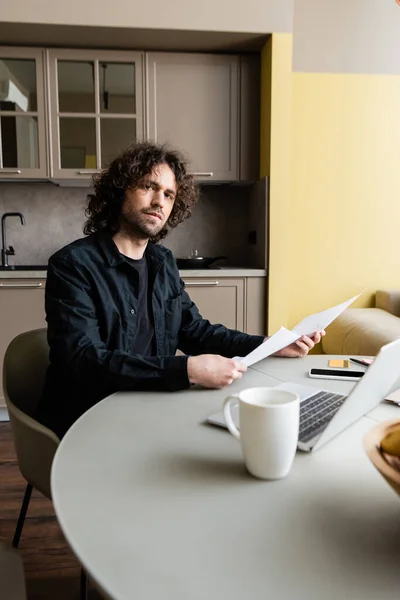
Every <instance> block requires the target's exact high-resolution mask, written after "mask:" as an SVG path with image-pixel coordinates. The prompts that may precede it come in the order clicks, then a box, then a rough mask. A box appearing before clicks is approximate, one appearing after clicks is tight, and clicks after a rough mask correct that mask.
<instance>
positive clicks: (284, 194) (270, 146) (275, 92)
mask: <svg viewBox="0 0 400 600" xmlns="http://www.w3.org/2000/svg"><path fill="white" fill-rule="evenodd" d="M261 60H262V78H261V96H262V100H261V164H260V172H261V177H264V176H265V175H269V176H270V194H269V195H270V214H269V223H270V241H269V278H268V280H269V292H268V333H269V334H271V333H273V332H274V331H275V330H276V329H278V328H279V327H280V326H281V325H282V324H283V323H286V322H287V319H288V315H289V308H290V294H289V291H290V287H289V285H288V284H289V283H290V277H289V268H290V253H289V251H290V231H289V228H288V226H287V224H288V220H289V217H290V210H289V209H290V205H289V203H290V159H291V153H290V141H291V73H292V36H291V34H273V35H272V36H271V37H270V38H269V40H268V42H267V44H266V45H265V47H264V49H263V52H262V56H261Z"/></svg>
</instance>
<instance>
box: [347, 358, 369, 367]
mask: <svg viewBox="0 0 400 600" xmlns="http://www.w3.org/2000/svg"><path fill="white" fill-rule="evenodd" d="M350 360H351V362H354V363H357V364H358V365H362V366H363V367H369V364H368V363H367V362H366V361H365V360H364V359H362V358H350Z"/></svg>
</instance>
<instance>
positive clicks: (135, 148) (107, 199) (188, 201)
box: [83, 142, 199, 243]
mask: <svg viewBox="0 0 400 600" xmlns="http://www.w3.org/2000/svg"><path fill="white" fill-rule="evenodd" d="M161 164H166V165H168V166H169V167H170V169H171V170H172V172H173V173H174V175H175V179H176V185H177V193H176V197H175V202H174V206H173V208H172V211H171V214H170V216H169V219H168V221H167V222H166V224H165V226H164V227H163V228H162V229H161V231H160V232H159V233H158V234H157V235H156V236H154V237H153V238H151V241H152V242H155V243H156V242H159V241H160V240H162V239H164V238H165V237H166V235H168V232H169V231H170V230H171V229H173V228H174V227H176V226H177V225H179V223H182V222H183V221H185V220H186V219H188V218H189V217H190V215H191V214H192V212H191V208H192V207H193V205H194V204H195V203H196V202H197V200H198V197H199V189H198V186H197V184H196V183H195V181H194V177H193V175H190V174H189V173H188V172H187V162H186V161H185V159H184V158H183V156H182V155H181V154H180V153H179V152H178V151H176V150H173V149H172V148H169V147H168V146H167V145H159V144H152V143H150V142H138V143H136V144H132V145H131V146H129V147H128V148H127V149H126V150H125V151H124V152H123V153H122V154H120V155H119V156H117V158H115V159H114V160H113V161H112V163H111V164H110V166H109V167H108V168H107V169H105V170H103V171H102V172H100V173H96V174H95V175H93V189H94V193H93V194H88V205H87V208H86V210H85V215H86V216H87V217H88V219H87V221H86V222H85V224H84V226H83V233H84V234H85V235H89V234H91V233H95V232H97V231H108V232H109V233H110V234H111V235H114V234H115V233H117V232H118V230H119V216H120V212H121V207H122V204H123V202H124V198H125V190H126V189H127V188H133V189H135V188H137V187H138V186H139V184H140V183H141V181H142V180H143V178H144V177H145V176H146V175H149V174H150V173H151V172H152V171H153V169H154V168H155V167H157V166H158V165H161Z"/></svg>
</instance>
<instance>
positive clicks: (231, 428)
mask: <svg viewBox="0 0 400 600" xmlns="http://www.w3.org/2000/svg"><path fill="white" fill-rule="evenodd" d="M233 400H236V401H237V400H239V398H238V396H228V397H227V398H225V400H224V407H223V412H224V418H225V422H226V425H227V427H228V429H229V431H230V432H231V434H232V435H233V437H235V438H236V439H237V440H240V432H239V429H238V428H237V427H236V425H235V423H234V422H233V419H232V414H231V402H232V401H233Z"/></svg>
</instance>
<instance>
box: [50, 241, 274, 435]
mask: <svg viewBox="0 0 400 600" xmlns="http://www.w3.org/2000/svg"><path fill="white" fill-rule="evenodd" d="M145 254H146V258H147V264H148V269H149V285H150V286H151V290H152V292H151V294H152V296H151V311H152V316H153V322H154V336H155V353H156V355H155V356H143V355H141V354H137V353H136V354H135V353H133V352H132V350H131V349H132V346H133V344H132V342H133V340H134V339H135V337H136V335H137V327H138V319H137V314H138V313H140V311H141V309H142V308H143V305H142V306H140V305H139V301H138V299H139V296H140V294H139V285H138V273H137V272H136V270H135V269H134V268H133V267H132V266H131V265H130V264H129V261H127V260H126V259H125V258H124V256H123V255H122V254H121V253H120V252H119V251H118V248H117V247H116V245H115V243H114V241H113V240H112V238H111V236H110V235H108V234H107V233H99V234H93V235H90V236H88V237H86V238H82V239H80V240H77V241H76V242H73V243H72V244H69V245H68V246H66V247H65V248H63V249H61V250H60V251H58V252H57V253H56V254H54V255H53V256H52V257H51V258H50V260H49V268H48V274H47V283H46V318H47V323H48V341H49V345H50V363H51V364H50V367H49V370H48V373H47V379H46V384H45V389H44V393H43V398H42V401H41V403H40V408H39V415H38V418H39V420H41V421H42V422H43V423H44V424H45V425H47V426H49V427H50V428H51V429H53V431H55V432H56V433H57V434H58V435H59V436H62V435H63V434H64V433H65V431H66V430H67V429H68V428H69V427H70V426H71V424H72V423H73V422H74V421H75V420H76V419H77V418H78V417H79V416H80V415H81V414H83V413H84V412H85V411H86V410H87V409H88V408H90V407H91V406H92V405H93V404H95V403H96V402H98V401H99V400H101V399H102V398H105V397H106V396H108V395H110V394H111V393H113V392H115V391H118V390H179V389H184V388H187V387H189V385H190V384H189V380H188V375H187V359H188V355H198V354H203V353H213V354H221V355H223V356H227V357H233V356H243V355H245V354H247V353H248V352H251V351H252V350H254V349H255V348H256V347H257V346H258V345H259V344H260V343H261V342H262V341H263V340H264V338H263V337H262V336H250V335H247V334H244V333H241V332H238V331H234V330H230V329H227V328H226V327H224V326H223V325H211V324H210V323H209V322H208V321H207V320H205V319H203V318H202V317H201V315H200V314H199V311H198V309H197V307H196V306H195V304H193V302H191V300H190V298H189V296H188V294H187V292H186V291H185V289H184V283H183V281H182V280H181V279H180V277H179V271H178V268H177V265H176V261H175V259H174V257H173V255H172V254H171V252H170V251H169V250H168V249H167V248H164V247H163V246H160V245H155V244H152V243H149V244H148V246H147V248H146V252H145ZM178 348H179V349H180V350H181V351H182V352H184V355H183V356H182V355H176V351H177V349H178Z"/></svg>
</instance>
